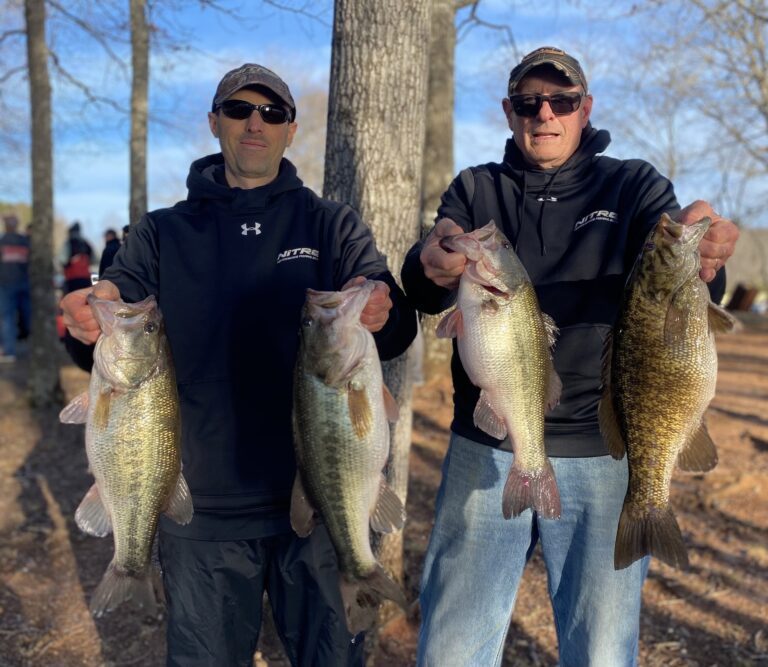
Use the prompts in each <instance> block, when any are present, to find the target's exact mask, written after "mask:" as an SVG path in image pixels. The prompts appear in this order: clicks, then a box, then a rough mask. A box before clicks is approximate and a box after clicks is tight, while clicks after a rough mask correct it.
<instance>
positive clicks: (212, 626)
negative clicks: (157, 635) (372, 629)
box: [160, 525, 364, 667]
mask: <svg viewBox="0 0 768 667" xmlns="http://www.w3.org/2000/svg"><path fill="white" fill-rule="evenodd" d="M160 563H161V565H162V568H163V583H164V585H165V594H166V597H167V600H168V662H167V664H168V665H169V666H173V667H203V666H205V667H234V666H236V665H238V666H239V665H242V666H243V667H246V666H247V667H250V665H251V664H252V663H251V661H252V658H253V654H254V652H255V650H256V644H257V642H258V639H259V630H260V628H261V611H262V599H263V596H264V591H265V590H266V591H267V595H268V597H269V601H270V604H271V607H272V613H273V616H274V619H275V625H276V626H277V631H278V633H279V635H280V638H281V640H282V642H283V645H284V647H285V650H286V653H287V655H288V657H289V659H290V661H291V664H292V665H294V667H337V666H338V667H362V665H363V664H364V655H363V635H358V636H357V637H354V638H353V637H352V635H351V634H350V633H349V631H348V630H347V625H346V621H345V618H344V609H343V605H342V601H341V593H340V591H339V572H338V565H337V560H336V553H335V552H334V549H333V546H332V544H331V541H330V539H329V538H328V533H327V531H326V530H325V527H324V526H322V525H320V526H317V527H316V528H315V530H314V531H313V532H312V534H311V535H310V536H309V537H308V538H304V539H301V538H298V537H297V536H296V535H294V534H293V533H291V534H285V535H277V536H274V537H266V538H261V539H256V540H239V541H235V542H207V541H202V540H188V539H184V538H180V537H176V536H173V535H168V534H166V533H162V532H161V533H160ZM353 639H354V641H353Z"/></svg>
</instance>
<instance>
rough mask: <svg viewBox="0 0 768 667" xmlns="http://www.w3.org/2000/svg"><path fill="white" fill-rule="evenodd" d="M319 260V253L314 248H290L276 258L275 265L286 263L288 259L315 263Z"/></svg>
mask: <svg viewBox="0 0 768 667" xmlns="http://www.w3.org/2000/svg"><path fill="white" fill-rule="evenodd" d="M319 258H320V251H319V250H316V249H315V248H292V249H291V250H284V251H283V252H281V253H280V254H278V256H277V263H278V264H280V262H286V261H288V260H289V259H313V260H315V261H317V260H318V259H319Z"/></svg>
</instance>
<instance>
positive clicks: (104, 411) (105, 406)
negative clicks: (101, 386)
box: [93, 391, 112, 429]
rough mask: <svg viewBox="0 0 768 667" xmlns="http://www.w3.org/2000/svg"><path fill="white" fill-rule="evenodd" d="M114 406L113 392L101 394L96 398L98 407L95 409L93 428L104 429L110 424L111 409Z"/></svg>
mask: <svg viewBox="0 0 768 667" xmlns="http://www.w3.org/2000/svg"><path fill="white" fill-rule="evenodd" d="M111 405H112V392H111V391H107V392H104V393H101V394H99V395H98V397H97V398H96V406H95V407H94V409H93V426H95V427H96V428H99V429H104V428H106V427H107V424H109V408H110V406H111Z"/></svg>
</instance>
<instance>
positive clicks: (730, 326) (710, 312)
mask: <svg viewBox="0 0 768 667" xmlns="http://www.w3.org/2000/svg"><path fill="white" fill-rule="evenodd" d="M707 317H708V318H709V328H710V330H711V331H712V332H714V333H729V332H736V331H741V329H742V325H741V322H739V321H738V320H737V319H736V318H735V317H734V316H733V315H731V314H730V313H729V312H728V311H727V310H725V308H722V307H720V306H718V305H717V304H715V303H712V302H710V304H709V306H708V307H707Z"/></svg>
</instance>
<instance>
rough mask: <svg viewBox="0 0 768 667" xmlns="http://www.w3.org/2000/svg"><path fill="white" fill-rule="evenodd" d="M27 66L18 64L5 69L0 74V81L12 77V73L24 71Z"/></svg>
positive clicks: (2, 81) (3, 81)
mask: <svg viewBox="0 0 768 667" xmlns="http://www.w3.org/2000/svg"><path fill="white" fill-rule="evenodd" d="M26 71H27V66H26V65H19V66H18V67H12V68H11V69H9V70H6V71H5V72H3V73H2V74H0V83H5V82H6V81H8V79H10V78H12V77H13V76H14V75H16V74H19V73H21V72H26Z"/></svg>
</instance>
